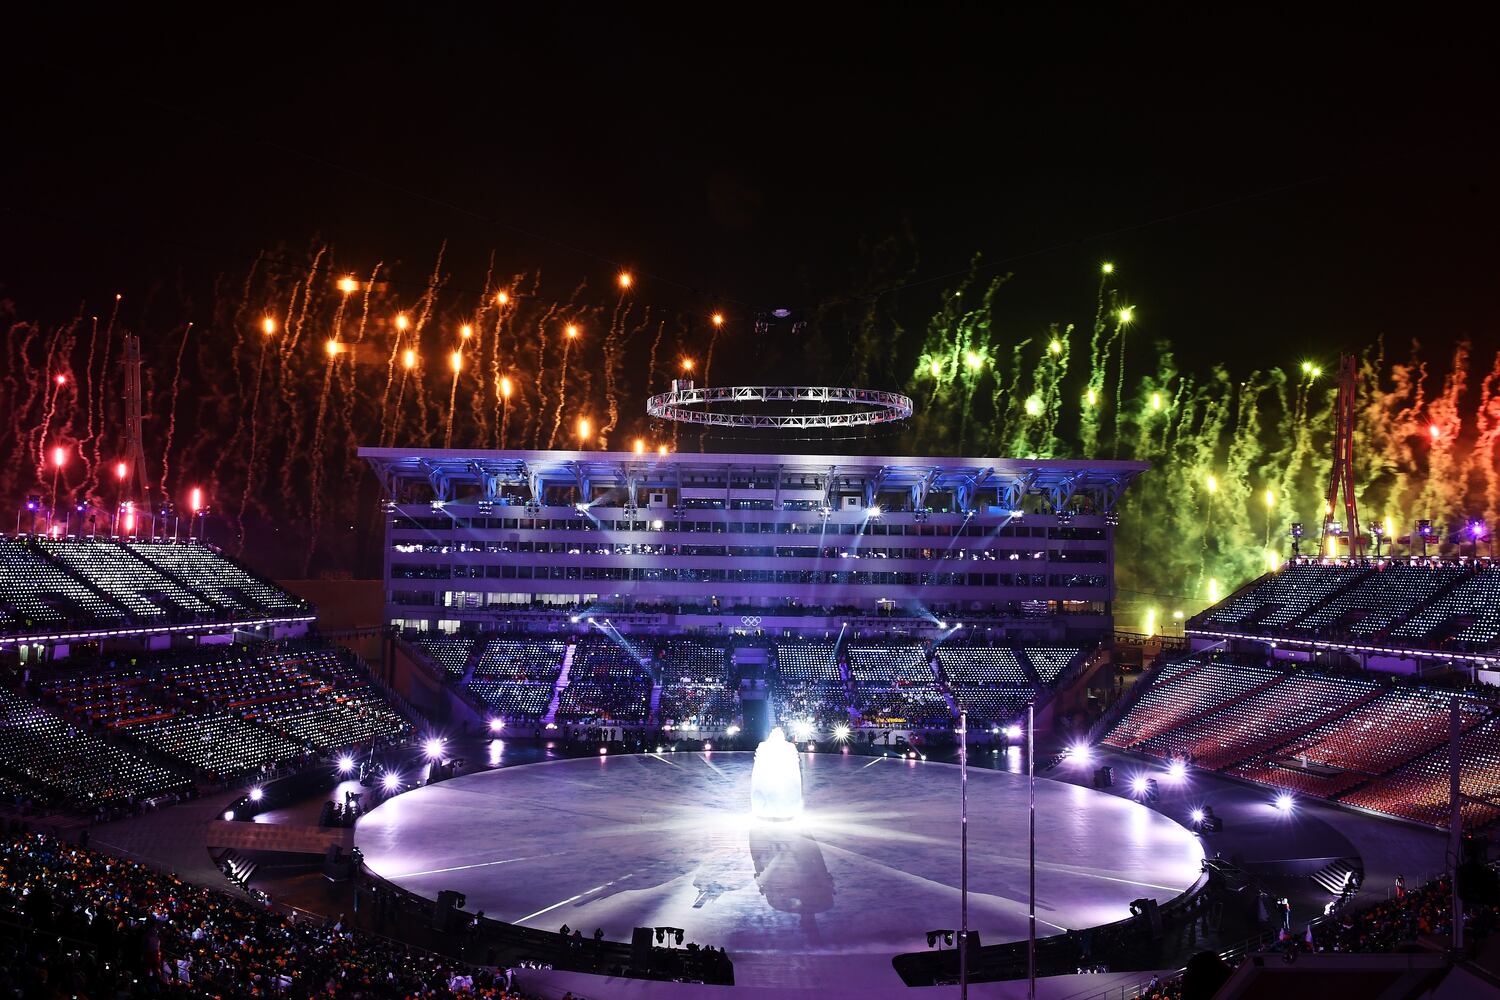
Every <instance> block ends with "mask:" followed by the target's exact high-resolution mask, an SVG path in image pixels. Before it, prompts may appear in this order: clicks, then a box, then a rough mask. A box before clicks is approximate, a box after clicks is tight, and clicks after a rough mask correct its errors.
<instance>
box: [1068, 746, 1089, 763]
mask: <svg viewBox="0 0 1500 1000" xmlns="http://www.w3.org/2000/svg"><path fill="white" fill-rule="evenodd" d="M1091 755H1092V751H1091V750H1090V749H1089V745H1088V744H1087V743H1074V744H1071V745H1070V746H1069V747H1068V760H1070V761H1072V762H1073V763H1074V764H1087V763H1088V762H1089V757H1090V756H1091Z"/></svg>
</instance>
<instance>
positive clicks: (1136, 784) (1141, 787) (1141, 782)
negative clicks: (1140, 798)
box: [1130, 774, 1146, 795]
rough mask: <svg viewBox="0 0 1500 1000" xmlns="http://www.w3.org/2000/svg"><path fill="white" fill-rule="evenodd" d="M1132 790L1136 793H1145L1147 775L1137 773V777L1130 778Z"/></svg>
mask: <svg viewBox="0 0 1500 1000" xmlns="http://www.w3.org/2000/svg"><path fill="white" fill-rule="evenodd" d="M1130 790H1131V791H1132V792H1134V793H1135V794H1136V795H1145V794H1146V778H1145V776H1144V775H1140V774H1137V775H1136V776H1135V777H1133V778H1131V779H1130Z"/></svg>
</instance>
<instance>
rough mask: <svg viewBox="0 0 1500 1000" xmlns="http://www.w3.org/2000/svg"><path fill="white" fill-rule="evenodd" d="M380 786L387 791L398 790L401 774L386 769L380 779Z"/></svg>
mask: <svg viewBox="0 0 1500 1000" xmlns="http://www.w3.org/2000/svg"><path fill="white" fill-rule="evenodd" d="M380 787H381V788H383V789H385V791H387V792H395V791H399V790H400V788H401V775H399V774H397V773H396V772H395V771H387V772H385V774H384V775H383V776H382V777H381V779H380Z"/></svg>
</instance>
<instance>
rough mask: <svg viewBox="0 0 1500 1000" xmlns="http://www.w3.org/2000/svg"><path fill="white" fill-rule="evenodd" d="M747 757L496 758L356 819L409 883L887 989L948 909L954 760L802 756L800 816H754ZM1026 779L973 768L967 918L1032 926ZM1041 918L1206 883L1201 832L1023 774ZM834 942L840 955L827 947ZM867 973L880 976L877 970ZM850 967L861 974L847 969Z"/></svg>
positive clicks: (502, 909)
mask: <svg viewBox="0 0 1500 1000" xmlns="http://www.w3.org/2000/svg"><path fill="white" fill-rule="evenodd" d="M752 760H753V755H752V754H749V753H724V752H713V753H703V752H694V753H667V754H659V755H657V754H645V755H615V756H604V757H595V758H584V759H574V760H559V761H551V762H546V763H538V764H527V765H521V766H515V767H506V768H501V769H498V770H492V771H484V772H478V773H474V774H469V775H466V776H463V777H460V778H456V779H452V780H450V781H446V782H442V783H439V784H437V785H430V786H426V787H422V788H418V789H414V790H412V791H410V792H407V793H405V794H402V795H399V796H397V797H395V798H393V799H391V800H389V801H387V802H385V803H383V804H382V805H380V806H379V807H377V808H376V809H374V810H372V811H371V812H370V813H369V814H367V815H366V816H365V817H364V818H363V819H361V820H360V822H359V826H358V828H357V830H356V832H355V842H356V844H357V845H358V846H359V848H360V849H361V850H362V851H363V852H364V855H365V860H366V864H367V866H368V867H369V868H370V869H371V870H372V871H373V872H375V873H377V874H379V875H381V876H384V877H385V878H388V879H390V880H392V881H393V882H395V883H397V884H398V885H400V886H402V887H404V888H406V889H409V890H411V891H413V892H416V893H418V894H420V895H423V896H428V897H435V896H436V895H437V893H438V891H439V890H442V889H455V890H458V891H460V892H462V893H464V894H465V895H466V896H467V899H468V905H467V907H466V910H467V911H468V912H471V913H472V912H475V911H478V910H483V911H484V912H485V914H486V915H487V916H490V917H495V918H498V919H500V920H505V921H509V922H512V923H517V924H522V925H524V926H528V927H534V928H540V929H545V930H555V929H556V928H558V927H560V926H561V925H563V924H567V925H569V926H570V927H576V928H580V929H582V931H583V933H584V935H585V936H589V935H591V934H592V933H593V931H594V929H595V928H596V927H598V928H602V929H603V931H604V935H605V937H606V938H608V939H610V940H615V941H620V940H629V938H630V932H631V928H633V927H637V926H647V927H659V926H670V927H681V928H683V929H684V930H685V932H686V940H690V941H697V942H699V943H702V944H712V945H715V946H722V947H725V948H727V949H728V950H729V953H730V956H731V958H733V959H734V961H735V970H736V983H737V984H738V985H744V986H762V987H787V986H791V985H792V983H789V982H787V977H788V975H790V976H791V977H793V978H794V979H795V985H797V986H800V987H811V988H817V987H819V986H828V987H833V986H838V985H843V986H847V985H848V982H849V981H848V979H847V978H844V979H840V976H841V973H840V970H841V969H842V970H843V976H845V977H847V975H848V970H849V966H850V962H849V961H848V959H849V958H850V957H853V956H858V957H859V959H860V961H859V962H858V963H857V964H858V965H859V966H861V967H864V968H865V969H866V970H868V972H869V973H872V975H871V976H870V982H871V984H872V985H873V984H874V982H880V983H881V984H882V985H899V980H897V979H896V977H895V974H894V971H893V970H892V969H891V966H890V959H891V957H892V956H894V955H895V954H897V953H900V952H907V951H916V950H921V949H923V948H925V947H926V932H927V931H928V930H932V929H936V928H949V927H957V926H958V924H959V920H960V917H959V891H958V887H959V851H958V839H959V772H958V768H957V767H956V766H953V765H951V764H941V763H936V762H927V761H917V760H908V759H905V758H899V757H868V756H858V755H852V754H851V755H844V754H826V753H825V754H809V753H804V754H802V755H801V760H802V766H803V773H804V783H805V798H806V801H807V811H806V813H805V814H804V816H803V817H802V818H801V819H800V820H795V821H791V822H787V823H772V822H764V821H756V820H754V819H752V818H751V817H750V816H749V799H750V795H749V784H750V770H751V764H752ZM1026 818H1027V789H1026V780H1025V778H1024V776H1022V775H1018V774H1013V773H1007V772H1003V771H991V770H983V769H978V768H973V769H971V770H970V772H969V837H970V870H969V878H970V909H969V921H970V926H971V927H972V928H974V929H975V930H977V931H979V933H980V935H981V938H982V940H983V941H984V942H985V943H999V942H1002V941H1013V940H1016V939H1019V938H1024V937H1025V936H1026V925H1027V920H1026V898H1027V884H1026V879H1027V849H1026ZM1037 845H1038V864H1037V896H1038V910H1037V916H1038V933H1039V934H1042V935H1049V934H1054V933H1058V932H1059V931H1061V930H1064V929H1069V928H1084V927H1091V926H1095V925H1098V924H1102V923H1108V922H1110V921H1114V920H1119V919H1122V918H1124V917H1127V916H1129V906H1130V902H1131V901H1132V900H1135V899H1139V898H1141V897H1152V898H1154V899H1156V900H1158V901H1162V902H1165V901H1166V900H1168V899H1170V898H1172V897H1174V896H1176V895H1178V894H1179V893H1181V892H1183V891H1185V890H1186V889H1187V888H1189V887H1190V886H1191V885H1192V884H1193V883H1194V882H1195V881H1196V880H1197V878H1198V876H1199V871H1200V862H1201V860H1202V858H1203V850H1202V848H1201V846H1200V843H1199V840H1198V838H1197V837H1195V836H1194V835H1193V834H1192V833H1190V832H1189V831H1188V830H1186V829H1184V828H1183V827H1182V826H1181V825H1179V824H1178V823H1176V822H1174V821H1173V820H1171V819H1169V818H1167V817H1166V816H1163V815H1161V814H1159V813H1157V812H1153V811H1152V810H1150V809H1147V808H1146V807H1144V806H1142V805H1140V804H1138V803H1136V802H1133V801H1130V800H1128V799H1125V798H1121V797H1119V796H1117V795H1109V794H1105V793H1101V792H1096V791H1093V790H1092V789H1087V788H1082V787H1079V786H1077V785H1071V784H1066V783H1063V782H1057V781H1051V780H1046V779H1041V778H1039V779H1038V781H1037ZM838 956H844V958H843V959H838ZM877 970H878V971H877ZM856 978H863V977H862V976H861V977H856Z"/></svg>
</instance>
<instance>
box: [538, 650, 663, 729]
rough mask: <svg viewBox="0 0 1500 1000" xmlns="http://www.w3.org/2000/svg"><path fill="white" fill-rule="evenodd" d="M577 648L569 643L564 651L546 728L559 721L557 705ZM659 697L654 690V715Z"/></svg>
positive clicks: (549, 703)
mask: <svg viewBox="0 0 1500 1000" xmlns="http://www.w3.org/2000/svg"><path fill="white" fill-rule="evenodd" d="M577 648H578V646H577V645H576V644H574V643H569V644H568V645H567V646H566V647H564V649H563V661H562V672H561V673H559V674H558V675H557V683H556V684H554V685H553V686H552V700H551V701H549V702H547V711H546V712H544V713H542V725H544V726H546V725H551V724H552V723H554V722H556V721H557V703H558V702H559V701H561V700H562V690H563V688H565V687H567V686H568V675H569V674H570V673H572V670H573V651H574V650H576V649H577ZM658 697H659V695H658V694H657V692H656V691H655V690H653V691H652V692H651V711H652V713H653V714H654V713H655V712H656V699H657V698H658Z"/></svg>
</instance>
